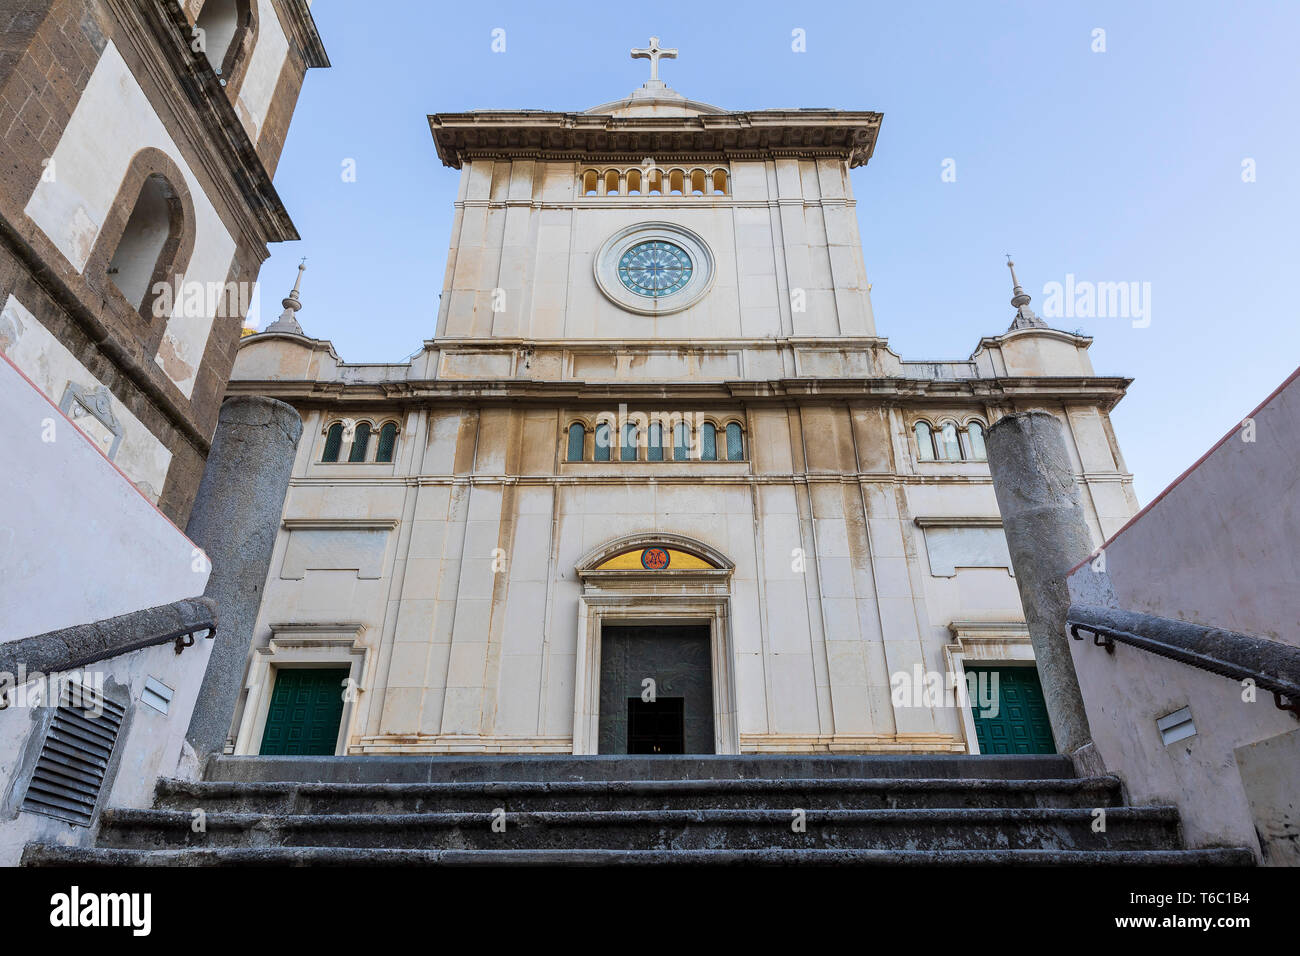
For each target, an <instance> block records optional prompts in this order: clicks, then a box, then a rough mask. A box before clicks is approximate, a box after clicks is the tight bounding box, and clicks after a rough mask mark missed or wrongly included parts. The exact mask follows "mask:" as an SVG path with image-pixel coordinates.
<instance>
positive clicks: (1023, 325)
mask: <svg viewBox="0 0 1300 956" xmlns="http://www.w3.org/2000/svg"><path fill="white" fill-rule="evenodd" d="M1007 268H1008V269H1010V270H1011V304H1012V305H1013V306H1015V309H1016V317H1015V318H1014V319H1013V320H1012V321H1011V327H1010V328H1009V329H1007V331H1008V332H1012V331H1015V330H1016V329H1045V328H1047V327H1048V325H1047V323H1046V322H1044V321H1043V320H1042V319H1040V318H1039V317H1038V316H1037V315H1035V314H1034V310H1033V309H1031V308H1030V307H1029V293H1027V292H1026V291H1025V290H1024V289H1022V288H1021V287H1020V280H1019V279H1017V278H1016V264H1015V263H1014V262H1012V261H1011V253H1009V252H1008V253H1007Z"/></svg>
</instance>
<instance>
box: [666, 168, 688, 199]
mask: <svg viewBox="0 0 1300 956" xmlns="http://www.w3.org/2000/svg"><path fill="white" fill-rule="evenodd" d="M685 192H686V174H685V173H683V172H682V171H681V170H680V169H674V170H672V171H670V172H669V173H668V195H670V196H681V195H683V194H684V193H685Z"/></svg>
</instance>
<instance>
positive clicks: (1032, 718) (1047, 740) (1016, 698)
mask: <svg viewBox="0 0 1300 956" xmlns="http://www.w3.org/2000/svg"><path fill="white" fill-rule="evenodd" d="M966 673H967V675H972V674H973V675H975V679H976V686H977V688H978V690H976V689H975V688H972V690H973V691H975V692H973V693H972V694H971V695H970V706H971V711H972V712H973V713H974V715H975V739H976V740H977V741H978V742H979V747H980V753H982V754H1054V753H1056V742H1055V741H1054V740H1053V739H1052V725H1051V723H1050V721H1049V720H1048V717H1047V701H1046V700H1045V699H1044V698H1043V685H1042V684H1041V683H1040V682H1039V680H1038V671H1037V670H1036V669H1035V668H1033V667H967V668H966ZM977 695H978V696H977ZM995 700H996V706H984V705H985V704H988V703H991V702H993V701H995Z"/></svg>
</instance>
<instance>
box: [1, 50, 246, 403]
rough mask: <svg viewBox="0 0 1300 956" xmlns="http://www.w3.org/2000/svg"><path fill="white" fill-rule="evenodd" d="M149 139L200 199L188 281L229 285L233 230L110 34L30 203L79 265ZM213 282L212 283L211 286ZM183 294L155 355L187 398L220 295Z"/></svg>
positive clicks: (59, 245) (42, 226) (80, 266)
mask: <svg viewBox="0 0 1300 956" xmlns="http://www.w3.org/2000/svg"><path fill="white" fill-rule="evenodd" d="M147 146H151V147H154V148H156V149H158V150H160V151H162V152H164V153H166V154H167V156H168V157H169V158H170V159H171V160H172V161H173V162H175V163H176V165H177V167H178V168H179V169H180V170H181V173H182V175H183V176H184V177H185V185H186V186H187V187H188V188H189V191H190V198H191V200H192V201H193V203H194V214H195V217H196V222H195V236H194V250H193V253H192V254H191V256H190V261H189V265H188V268H187V269H186V270H185V274H184V282H185V283H191V282H198V283H204V284H206V283H208V282H216V283H221V284H223V285H224V283H225V281H226V277H227V275H228V274H229V272H230V264H231V262H232V261H233V259H234V255H235V239H234V237H233V236H231V234H230V232H229V230H227V229H226V227H225V224H224V223H223V222H222V221H221V217H220V216H219V215H218V214H217V211H216V209H215V208H214V207H213V205H212V203H211V202H210V201H209V199H208V197H207V195H206V194H205V192H204V190H203V189H202V187H201V186H200V185H199V181H198V179H197V178H195V176H194V173H193V172H192V171H191V170H190V168H189V165H188V163H187V162H186V160H185V157H184V156H183V155H182V153H181V151H180V149H179V148H178V147H177V146H176V143H175V141H174V140H173V139H172V138H171V136H170V134H169V133H168V132H167V130H166V128H165V127H164V126H163V123H162V121H161V120H160V119H159V118H158V115H157V113H156V112H154V109H153V107H152V106H151V105H150V103H149V101H148V99H147V98H146V96H145V94H144V90H142V89H141V88H140V84H139V82H138V81H137V80H136V78H135V77H134V76H133V75H132V74H131V71H130V68H129V67H128V66H127V64H126V61H125V60H124V59H123V58H122V54H121V53H120V52H119V51H118V49H117V47H116V46H114V45H113V43H112V42H111V41H110V42H109V43H108V44H107V46H106V47H105V48H104V53H103V55H102V56H101V57H100V58H99V62H98V63H97V64H96V65H95V70H94V72H93V73H92V74H91V77H90V80H89V81H88V82H87V84H86V89H85V92H84V93H83V94H82V97H81V99H80V100H78V101H77V106H76V109H75V110H73V113H72V118H71V119H70V120H69V121H68V126H67V128H66V129H65V130H64V133H63V136H62V138H61V139H60V140H59V145H58V147H57V148H56V149H55V151H54V156H53V157H52V158H51V163H52V165H53V168H54V170H55V174H54V175H53V176H52V177H49V178H43V179H42V180H41V181H40V182H39V183H37V185H36V189H35V190H34V191H33V192H32V195H31V197H30V198H29V199H28V201H27V204H26V207H25V209H24V210H23V211H24V212H25V213H26V214H27V215H28V216H29V217H30V218H31V220H32V221H33V222H34V223H35V224H36V225H37V226H38V227H39V228H40V229H41V230H42V231H43V232H44V233H45V234H46V235H47V236H48V237H49V238H50V240H51V241H52V242H53V243H54V245H55V246H56V247H57V248H58V250H59V251H60V252H61V253H63V255H64V256H65V257H66V258H67V260H68V262H69V263H70V264H71V265H72V266H73V268H74V269H76V270H77V271H81V270H82V269H84V268H85V266H86V261H87V260H88V259H89V257H90V253H91V250H92V249H93V248H94V245H95V241H96V239H97V238H98V237H99V232H100V230H101V229H102V228H103V225H104V219H105V218H106V217H107V215H108V213H109V210H110V209H111V208H112V205H113V200H114V199H115V198H116V197H117V193H118V190H119V188H120V187H121V185H122V180H123V178H124V177H125V175H126V171H127V168H128V167H129V166H130V163H131V158H132V157H133V156H134V155H135V154H136V153H137V152H139V151H140V150H141V149H144V148H145V147H147ZM203 288H206V285H204V286H203ZM185 305H186V298H185V297H183V296H181V297H177V301H176V303H175V307H174V309H173V312H172V315H171V317H170V318H169V319H168V321H167V328H166V331H165V332H164V333H163V338H162V342H161V344H160V346H159V349H158V355H157V357H156V358H155V361H157V363H158V365H159V366H160V367H161V368H162V369H163V371H165V372H166V373H167V375H168V377H169V378H171V380H172V381H173V382H175V383H176V387H177V388H179V389H180V390H181V392H182V393H183V394H184V395H186V396H187V397H188V396H189V395H190V393H191V392H193V390H194V383H195V381H196V377H197V374H198V368H199V364H200V362H201V361H202V359H203V352H204V349H205V348H206V347H207V342H208V334H209V332H210V331H211V329H212V322H213V319H214V314H213V312H209V311H208V307H209V305H211V306H212V308H213V310H214V311H215V307H216V301H215V297H207V296H205V298H204V305H203V307H202V308H186V307H185Z"/></svg>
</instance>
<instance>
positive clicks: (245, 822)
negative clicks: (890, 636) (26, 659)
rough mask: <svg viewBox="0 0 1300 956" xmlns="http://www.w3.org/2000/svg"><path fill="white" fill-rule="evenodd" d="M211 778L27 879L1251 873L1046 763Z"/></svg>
mask: <svg viewBox="0 0 1300 956" xmlns="http://www.w3.org/2000/svg"><path fill="white" fill-rule="evenodd" d="M207 777H208V779H206V780H203V781H183V780H166V779H165V780H162V781H160V782H159V784H158V789H157V794H156V797H155V801H154V807H153V809H125V808H108V809H106V810H104V811H103V812H102V814H101V817H100V824H99V832H98V837H97V840H96V844H95V846H93V847H86V848H72V847H63V846H53V845H39V844H34V845H31V846H28V847H27V849H26V851H25V853H24V856H23V863H24V864H25V865H27V866H58V865H67V864H77V865H103V866H121V865H167V866H175V865H194V866H203V865H238V864H263V865H265V864H273V865H274V864H280V865H330V864H335V865H348V866H354V865H367V864H370V865H385V864H439V865H458V866H466V865H480V864H483V865H505V864H509V865H528V864H538V865H556V864H559V865H564V864H571V865H603V864H778V865H781V864H803V863H811V864H838V865H845V864H847V865H891V866H897V865H903V866H906V865H926V864H1037V865H1042V864H1066V865H1072V864H1073V865H1077V864H1137V865H1153V864H1157V865H1175V866H1187V865H1251V864H1253V862H1254V860H1253V857H1252V855H1251V853H1250V851H1248V850H1245V849H1236V848H1227V849H1210V850H1187V849H1184V848H1183V842H1182V835H1181V832H1180V828H1179V821H1178V814H1177V812H1176V810H1175V809H1174V808H1173V807H1129V806H1125V805H1124V804H1123V798H1122V794H1121V792H1120V785H1119V781H1118V780H1117V779H1115V778H1114V777H1086V778H1078V777H1075V776H1074V774H1073V772H1072V769H1071V765H1070V763H1069V761H1068V760H1067V759H1066V758H1064V757H1058V756H1016V757H997V756H980V757H976V756H916V757H913V756H779V755H755V756H745V757H728V756H717V757H713V756H708V757H572V756H563V755H556V756H518V755H502V756H486V757H460V756H452V757H441V756H439V757H406V756H404V757H382V756H377V757H343V758H339V757H220V758H216V759H214V760H213V761H212V762H211V766H210V767H209V771H208V774H207ZM1099 808H1104V809H1105V829H1104V831H1101V832H1094V830H1093V822H1094V819H1095V816H1096V811H1097V810H1098V809H1099ZM195 810H202V811H203V824H204V828H203V830H202V831H201V832H195V828H194V826H193V824H194V823H195V819H196V814H195V813H194V811H195ZM796 811H802V819H803V821H804V826H803V828H802V829H797V828H796V827H795V826H794V823H795V821H796V818H797V816H798V814H797V813H796ZM494 823H495V826H494Z"/></svg>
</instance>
